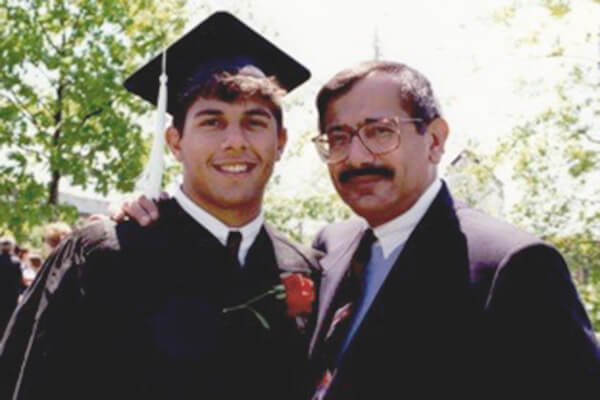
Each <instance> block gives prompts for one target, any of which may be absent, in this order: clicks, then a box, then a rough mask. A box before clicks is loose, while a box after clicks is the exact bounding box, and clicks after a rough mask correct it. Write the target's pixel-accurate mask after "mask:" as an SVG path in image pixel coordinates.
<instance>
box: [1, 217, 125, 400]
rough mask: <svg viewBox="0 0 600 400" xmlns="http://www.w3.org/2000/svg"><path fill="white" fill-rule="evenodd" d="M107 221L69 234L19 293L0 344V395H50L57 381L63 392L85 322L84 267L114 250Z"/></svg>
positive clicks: (76, 357)
mask: <svg viewBox="0 0 600 400" xmlns="http://www.w3.org/2000/svg"><path fill="white" fill-rule="evenodd" d="M111 225H112V223H110V222H108V221H100V222H98V223H95V224H92V225H90V226H87V227H85V228H83V229H82V230H81V231H76V232H74V233H73V234H72V235H71V237H69V238H68V239H66V240H65V241H63V243H62V244H61V246H60V247H59V248H57V249H56V250H55V251H54V252H53V253H52V254H51V255H50V256H49V257H48V259H47V260H46V261H45V263H44V265H43V266H42V268H41V270H40V273H39V274H38V276H37V277H36V280H35V281H34V282H33V284H32V286H30V288H29V289H28V290H27V291H26V292H25V293H24V297H23V300H22V302H21V303H20V304H19V306H18V307H17V309H16V310H15V312H14V314H13V315H12V317H11V319H10V321H9V324H8V326H7V329H6V331H5V334H4V336H3V338H2V341H1V342H0V377H1V378H0V398H2V399H37V398H54V397H53V396H52V394H53V392H55V389H58V388H57V387H55V386H58V385H60V386H61V388H60V390H59V392H58V393H61V394H65V395H66V394H68V392H69V388H68V385H64V382H65V381H67V380H70V377H69V375H72V374H73V373H74V371H76V370H77V368H78V365H77V361H78V360H80V359H81V358H82V357H84V354H83V353H78V352H79V351H80V350H81V346H80V344H81V338H83V337H84V336H83V332H82V331H83V330H84V329H85V324H86V318H85V304H86V291H87V287H86V279H87V275H88V274H87V273H86V271H87V270H93V265H94V264H97V263H98V262H99V260H101V259H102V258H103V256H102V254H103V253H106V250H111V249H112V248H116V242H115V239H114V235H110V234H109V233H110V232H111V230H112V231H114V229H112V228H111ZM108 253H110V251H109V252H108ZM72 378H75V377H72ZM61 398H70V397H69V396H68V395H67V396H61Z"/></svg>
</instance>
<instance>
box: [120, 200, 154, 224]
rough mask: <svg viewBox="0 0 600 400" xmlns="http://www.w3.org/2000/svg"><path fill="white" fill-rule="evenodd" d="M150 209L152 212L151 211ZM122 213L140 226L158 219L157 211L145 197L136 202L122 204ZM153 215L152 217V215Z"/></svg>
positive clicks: (130, 201)
mask: <svg viewBox="0 0 600 400" xmlns="http://www.w3.org/2000/svg"><path fill="white" fill-rule="evenodd" d="M152 208H154V210H153V211H152ZM123 212H124V213H125V215H127V216H128V217H129V218H131V219H134V220H136V221H137V222H138V223H139V224H140V225H142V226H147V225H150V224H151V223H152V221H153V220H155V219H156V218H158V209H156V206H155V205H154V203H153V202H152V201H151V200H149V199H148V198H147V197H146V196H144V195H141V196H139V197H138V198H137V200H129V201H125V202H124V203H123ZM153 213H154V217H153V215H152V214H153Z"/></svg>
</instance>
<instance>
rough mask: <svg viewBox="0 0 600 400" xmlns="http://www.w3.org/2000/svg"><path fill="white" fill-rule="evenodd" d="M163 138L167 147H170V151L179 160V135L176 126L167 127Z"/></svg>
mask: <svg viewBox="0 0 600 400" xmlns="http://www.w3.org/2000/svg"><path fill="white" fill-rule="evenodd" d="M165 139H166V141H167V145H168V146H169V149H171V152H172V153H173V155H174V156H175V158H176V159H177V161H181V135H180V134H179V131H178V130H177V128H175V127H174V126H173V125H171V126H170V127H169V128H167V131H166V132H165Z"/></svg>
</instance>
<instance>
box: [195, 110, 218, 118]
mask: <svg viewBox="0 0 600 400" xmlns="http://www.w3.org/2000/svg"><path fill="white" fill-rule="evenodd" d="M204 115H223V111H221V110H217V109H213V108H205V109H202V110H198V111H196V112H195V113H194V118H196V117H201V116H204Z"/></svg>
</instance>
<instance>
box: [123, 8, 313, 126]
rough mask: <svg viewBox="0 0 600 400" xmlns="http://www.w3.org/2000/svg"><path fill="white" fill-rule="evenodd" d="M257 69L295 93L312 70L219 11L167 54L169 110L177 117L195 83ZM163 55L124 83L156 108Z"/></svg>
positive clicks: (170, 48)
mask: <svg viewBox="0 0 600 400" xmlns="http://www.w3.org/2000/svg"><path fill="white" fill-rule="evenodd" d="M248 65H251V66H254V67H256V68H258V69H259V70H260V71H262V72H263V73H264V74H265V75H266V76H275V77H276V79H277V81H278V82H279V84H280V85H281V86H282V87H283V88H284V89H285V90H286V91H288V92H289V91H291V90H293V89H294V88H296V87H297V86H298V85H300V84H301V83H303V82H305V81H306V80H307V79H308V78H309V77H310V71H309V70H308V69H306V68H305V67H304V66H303V65H302V64H300V63H298V62H297V61H296V60H294V59H293V58H292V57H290V56H289V55H287V54H286V53H285V52H283V51H282V50H281V49H279V48H278V47H277V46H275V45H274V44H273V43H271V42H270V41H268V40H267V39H265V38H264V37H263V36H261V35H260V34H258V33H257V32H255V31H254V30H252V29H251V28H250V27H248V26H247V25H245V24H244V23H243V22H242V21H240V20H239V19H237V18H236V17H234V16H233V15H231V14H229V13H227V12H223V11H221V12H216V13H214V14H212V15H211V16H210V17H208V18H207V19H205V20H204V21H202V22H201V23H200V24H198V25H197V26H196V27H195V28H194V29H193V30H191V31H190V32H188V33H187V34H186V35H185V36H183V37H182V38H180V39H179V40H177V41H176V42H175V43H173V44H172V45H171V46H169V48H168V49H167V53H166V74H167V75H168V87H169V90H168V100H167V111H168V112H169V113H170V114H173V110H174V108H175V107H176V106H177V104H178V102H177V97H178V96H180V95H181V92H182V91H183V90H184V89H185V88H187V87H189V85H190V83H191V81H194V82H200V81H202V80H203V79H208V78H209V77H210V76H212V75H213V74H214V73H216V72H220V71H236V70H238V69H240V68H242V67H244V66H248ZM161 72H162V55H158V56H157V57H155V58H154V59H153V60H152V61H150V62H149V63H147V64H146V65H144V66H143V67H141V68H140V69H139V70H138V71H136V72H135V73H134V74H133V75H131V76H130V77H129V78H128V79H127V80H126V81H125V87H126V88H127V90H129V91H131V92H133V93H135V94H137V95H139V96H140V97H142V98H143V99H145V100H146V101H149V102H150V103H153V104H157V94H158V91H159V90H158V89H159V76H160V75H161Z"/></svg>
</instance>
